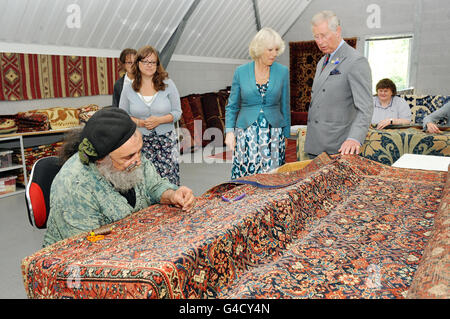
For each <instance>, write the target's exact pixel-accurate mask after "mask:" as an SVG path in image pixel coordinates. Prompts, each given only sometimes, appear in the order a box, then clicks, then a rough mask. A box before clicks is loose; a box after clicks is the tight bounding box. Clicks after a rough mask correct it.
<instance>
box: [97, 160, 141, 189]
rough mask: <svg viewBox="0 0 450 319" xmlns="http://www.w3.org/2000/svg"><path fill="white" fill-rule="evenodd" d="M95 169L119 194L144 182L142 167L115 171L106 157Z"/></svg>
mask: <svg viewBox="0 0 450 319" xmlns="http://www.w3.org/2000/svg"><path fill="white" fill-rule="evenodd" d="M97 168H98V170H99V172H100V174H102V175H103V177H105V178H106V180H107V181H109V182H111V184H112V185H113V186H114V188H115V189H116V190H118V191H119V192H123V191H127V190H130V189H132V188H134V187H135V186H136V185H137V184H139V183H140V182H142V181H143V180H144V171H143V169H142V166H138V167H136V168H135V169H133V170H132V171H130V172H129V171H126V170H124V171H119V170H117V169H116V168H115V167H114V165H113V162H112V160H111V158H110V157H109V156H106V157H105V159H104V160H103V161H101V162H98V163H97Z"/></svg>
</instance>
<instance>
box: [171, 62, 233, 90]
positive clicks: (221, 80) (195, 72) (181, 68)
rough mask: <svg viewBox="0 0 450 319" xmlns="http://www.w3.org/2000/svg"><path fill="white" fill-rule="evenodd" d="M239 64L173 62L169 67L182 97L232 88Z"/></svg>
mask: <svg viewBox="0 0 450 319" xmlns="http://www.w3.org/2000/svg"><path fill="white" fill-rule="evenodd" d="M238 66H239V64H230V63H199V62H178V61H171V62H170V63H169V65H168V67H167V72H169V77H170V78H171V79H172V80H173V81H174V82H175V85H176V86H177V89H178V91H179V93H180V96H186V95H189V94H192V93H199V94H200V93H207V92H217V91H219V90H221V89H224V88H226V87H227V86H231V81H232V80H233V74H234V70H235V69H236V67H238Z"/></svg>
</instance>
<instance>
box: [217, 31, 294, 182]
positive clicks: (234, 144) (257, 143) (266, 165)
mask: <svg viewBox="0 0 450 319" xmlns="http://www.w3.org/2000/svg"><path fill="white" fill-rule="evenodd" d="M284 49H285V44H284V42H283V40H282V39H281V37H280V35H279V34H278V33H277V32H276V31H274V30H272V29H271V28H263V29H261V30H260V31H259V32H258V33H257V34H256V35H255V36H254V38H253V40H252V41H251V42H250V45H249V53H250V56H251V58H252V60H253V61H252V62H250V63H247V64H244V65H241V66H239V67H238V68H237V69H236V71H235V73H234V77H233V82H232V85H231V92H230V96H229V98H228V104H227V106H226V109H225V126H226V137H225V144H226V145H227V146H228V147H229V148H230V149H231V150H233V151H234V152H233V167H232V171H231V178H232V179H236V178H239V177H241V176H247V175H253V174H258V173H264V172H267V171H270V170H272V169H274V168H276V167H278V166H281V165H283V164H284V163H285V151H286V141H285V139H286V138H288V137H289V136H290V124H291V112H290V103H289V70H288V68H287V67H286V66H284V65H281V64H279V63H277V62H275V60H276V58H277V57H278V56H279V55H281V54H282V53H283V52H284Z"/></svg>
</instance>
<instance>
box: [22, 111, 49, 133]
mask: <svg viewBox="0 0 450 319" xmlns="http://www.w3.org/2000/svg"><path fill="white" fill-rule="evenodd" d="M17 125H18V130H17V133H26V132H38V131H48V130H49V129H50V122H49V120H48V116H47V114H44V113H35V112H19V113H17Z"/></svg>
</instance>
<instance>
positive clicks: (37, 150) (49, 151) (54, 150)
mask: <svg viewBox="0 0 450 319" xmlns="http://www.w3.org/2000/svg"><path fill="white" fill-rule="evenodd" d="M62 144H63V142H56V143H53V144H46V145H38V146H33V147H28V148H25V149H24V156H25V167H26V171H27V177H29V176H30V174H31V170H32V168H33V165H34V163H35V162H36V161H37V160H38V159H40V158H41V157H47V156H58V154H59V149H60V148H61V146H62ZM13 151H14V152H13V158H14V160H13V161H14V163H18V164H22V155H21V152H20V149H18V148H16V149H14V150H13ZM17 183H19V184H22V185H24V184H25V180H24V176H23V172H21V173H20V174H18V176H17Z"/></svg>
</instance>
